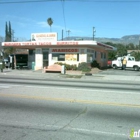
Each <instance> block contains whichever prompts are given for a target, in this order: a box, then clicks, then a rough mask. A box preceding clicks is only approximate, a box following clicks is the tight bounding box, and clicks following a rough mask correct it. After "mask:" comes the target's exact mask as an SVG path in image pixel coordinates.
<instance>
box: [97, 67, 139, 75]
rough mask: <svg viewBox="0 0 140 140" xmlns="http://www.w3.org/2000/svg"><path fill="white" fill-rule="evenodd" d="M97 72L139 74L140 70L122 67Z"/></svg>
mask: <svg viewBox="0 0 140 140" xmlns="http://www.w3.org/2000/svg"><path fill="white" fill-rule="evenodd" d="M99 74H108V75H128V76H130V75H131V76H140V71H134V70H133V69H126V70H122V69H113V68H110V69H107V70H103V71H102V72H101V73H99Z"/></svg>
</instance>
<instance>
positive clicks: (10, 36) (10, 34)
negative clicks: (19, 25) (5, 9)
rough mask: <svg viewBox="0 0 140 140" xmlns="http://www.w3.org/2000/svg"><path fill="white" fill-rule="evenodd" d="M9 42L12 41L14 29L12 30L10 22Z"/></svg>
mask: <svg viewBox="0 0 140 140" xmlns="http://www.w3.org/2000/svg"><path fill="white" fill-rule="evenodd" d="M9 41H10V42H11V41H12V29H11V23H10V21H9Z"/></svg>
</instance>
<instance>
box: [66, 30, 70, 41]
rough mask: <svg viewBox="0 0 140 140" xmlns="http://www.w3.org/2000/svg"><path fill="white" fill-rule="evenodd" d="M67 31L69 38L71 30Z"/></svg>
mask: <svg viewBox="0 0 140 140" xmlns="http://www.w3.org/2000/svg"><path fill="white" fill-rule="evenodd" d="M67 32H68V39H69V34H70V30H68V31H67Z"/></svg>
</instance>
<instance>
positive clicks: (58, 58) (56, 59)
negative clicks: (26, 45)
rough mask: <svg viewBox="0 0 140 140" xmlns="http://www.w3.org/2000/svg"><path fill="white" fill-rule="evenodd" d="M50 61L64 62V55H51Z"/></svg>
mask: <svg viewBox="0 0 140 140" xmlns="http://www.w3.org/2000/svg"><path fill="white" fill-rule="evenodd" d="M52 60H55V61H65V54H52Z"/></svg>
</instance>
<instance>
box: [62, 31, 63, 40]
mask: <svg viewBox="0 0 140 140" xmlns="http://www.w3.org/2000/svg"><path fill="white" fill-rule="evenodd" d="M62 40H63V30H62Z"/></svg>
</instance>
